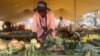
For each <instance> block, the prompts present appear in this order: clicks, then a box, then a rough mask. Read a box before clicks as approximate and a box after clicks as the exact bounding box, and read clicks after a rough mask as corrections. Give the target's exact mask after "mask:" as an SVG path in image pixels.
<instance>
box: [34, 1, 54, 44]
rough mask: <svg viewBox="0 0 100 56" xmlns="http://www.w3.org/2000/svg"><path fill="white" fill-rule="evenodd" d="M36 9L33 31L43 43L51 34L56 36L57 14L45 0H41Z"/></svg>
mask: <svg viewBox="0 0 100 56" xmlns="http://www.w3.org/2000/svg"><path fill="white" fill-rule="evenodd" d="M34 11H35V13H34V15H33V25H32V32H33V34H34V36H35V37H36V38H37V40H38V41H39V42H40V43H43V42H45V40H46V37H47V36H48V35H49V34H52V36H53V37H54V36H55V34H54V30H55V16H54V14H53V13H52V12H51V11H50V9H49V8H48V7H47V3H46V2H44V1H39V2H38V3H37V7H36V8H35V9H34Z"/></svg>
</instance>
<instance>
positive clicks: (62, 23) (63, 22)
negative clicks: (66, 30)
mask: <svg viewBox="0 0 100 56" xmlns="http://www.w3.org/2000/svg"><path fill="white" fill-rule="evenodd" d="M59 19H60V21H59V25H58V27H65V26H66V23H65V21H64V19H63V17H62V16H60V17H59Z"/></svg>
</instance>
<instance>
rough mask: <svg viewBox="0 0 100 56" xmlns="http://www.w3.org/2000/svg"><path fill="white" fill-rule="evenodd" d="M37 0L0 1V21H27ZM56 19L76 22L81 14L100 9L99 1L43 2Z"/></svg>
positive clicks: (54, 0) (63, 0)
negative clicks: (61, 17)
mask: <svg viewBox="0 0 100 56" xmlns="http://www.w3.org/2000/svg"><path fill="white" fill-rule="evenodd" d="M38 1H39V0H3V1H2V0H0V20H3V21H7V20H8V21H11V22H18V21H21V20H25V19H29V18H31V17H32V15H33V13H34V12H33V9H34V8H35V7H36V3H37V2H38ZM44 1H46V2H47V3H48V7H49V8H51V10H52V11H53V12H54V13H55V15H56V17H59V16H63V17H64V18H66V19H69V20H76V19H75V18H79V17H80V16H82V15H83V14H85V13H87V12H90V11H94V10H96V9H100V0H44Z"/></svg>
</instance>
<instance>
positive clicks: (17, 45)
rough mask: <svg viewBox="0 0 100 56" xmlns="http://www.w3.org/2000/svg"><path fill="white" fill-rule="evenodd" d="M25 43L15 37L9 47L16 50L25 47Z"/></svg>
mask: <svg viewBox="0 0 100 56" xmlns="http://www.w3.org/2000/svg"><path fill="white" fill-rule="evenodd" d="M24 47H25V44H24V42H23V41H18V40H16V39H13V40H12V41H11V42H10V43H9V44H8V48H11V49H15V50H22V49H24Z"/></svg>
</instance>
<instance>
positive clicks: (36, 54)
mask: <svg viewBox="0 0 100 56" xmlns="http://www.w3.org/2000/svg"><path fill="white" fill-rule="evenodd" d="M40 47H41V44H40V43H38V42H37V40H36V39H32V40H31V42H30V44H27V45H26V50H25V53H24V56H54V55H53V54H52V53H51V52H48V51H45V50H38V49H39V48H40Z"/></svg>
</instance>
